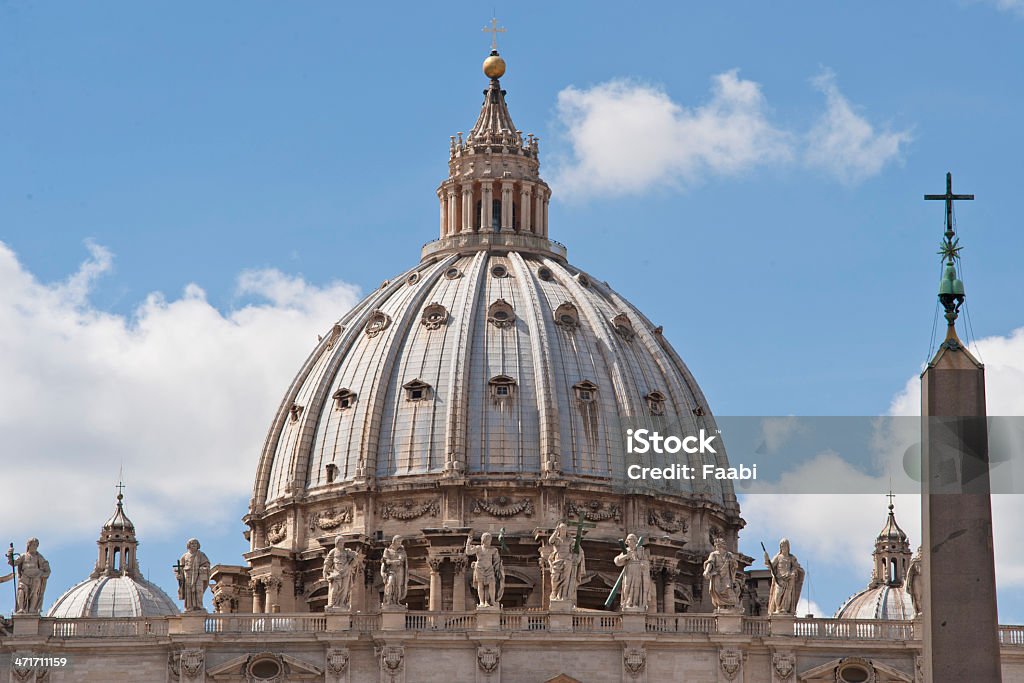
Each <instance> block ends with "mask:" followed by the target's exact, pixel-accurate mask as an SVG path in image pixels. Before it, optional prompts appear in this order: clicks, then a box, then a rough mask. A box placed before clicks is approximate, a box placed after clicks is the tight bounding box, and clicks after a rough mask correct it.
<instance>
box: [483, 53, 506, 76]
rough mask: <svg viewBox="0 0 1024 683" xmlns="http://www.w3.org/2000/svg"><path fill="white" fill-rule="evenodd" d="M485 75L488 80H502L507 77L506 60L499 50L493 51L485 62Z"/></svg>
mask: <svg viewBox="0 0 1024 683" xmlns="http://www.w3.org/2000/svg"><path fill="white" fill-rule="evenodd" d="M484 75H485V76H487V77H488V78H501V77H502V76H504V75H505V60H504V59H502V58H501V55H499V54H498V51H497V50H491V54H490V56H488V57H487V59H485V60H484Z"/></svg>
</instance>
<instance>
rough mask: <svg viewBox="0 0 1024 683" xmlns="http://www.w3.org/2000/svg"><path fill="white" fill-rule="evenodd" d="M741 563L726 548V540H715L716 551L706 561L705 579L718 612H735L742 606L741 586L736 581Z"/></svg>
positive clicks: (712, 602)
mask: <svg viewBox="0 0 1024 683" xmlns="http://www.w3.org/2000/svg"><path fill="white" fill-rule="evenodd" d="M738 569H739V562H738V561H737V559H736V556H735V555H734V554H732V553H731V552H729V550H728V549H727V548H726V546H725V539H724V538H716V539H715V549H714V550H713V551H711V554H710V555H708V559H706V560H705V561H704V579H705V580H706V582H707V583H706V584H705V585H706V586H707V589H708V595H710V596H711V604H712V605H714V606H715V610H716V611H722V612H735V611H737V610H738V609H739V604H740V586H739V584H738V582H737V581H736V572H737V570H738Z"/></svg>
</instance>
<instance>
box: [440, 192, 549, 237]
mask: <svg viewBox="0 0 1024 683" xmlns="http://www.w3.org/2000/svg"><path fill="white" fill-rule="evenodd" d="M496 192H497V193H498V197H497V201H498V204H499V205H500V209H499V211H498V215H497V216H495V199H496V198H495V193H496ZM550 197H551V192H550V190H548V188H547V186H545V185H543V184H537V183H533V182H524V181H519V182H516V181H513V180H478V181H471V182H466V183H463V184H461V185H455V184H452V185H449V186H448V187H442V188H441V189H439V190H438V191H437V199H438V204H439V210H438V212H439V221H440V231H439V232H440V236H441V237H442V238H445V237H451V236H453V235H455V234H457V233H462V234H468V233H474V232H485V233H486V232H492V231H494V230H498V231H500V232H518V233H520V234H525V235H530V234H532V235H537V236H538V237H543V238H547V235H548V203H549V200H550ZM478 206H479V209H478V208H477V207H478ZM496 218H497V221H495V219H496ZM496 222H497V225H495V223H496ZM517 222H518V225H517Z"/></svg>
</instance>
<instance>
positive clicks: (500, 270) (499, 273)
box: [491, 263, 508, 277]
mask: <svg viewBox="0 0 1024 683" xmlns="http://www.w3.org/2000/svg"><path fill="white" fill-rule="evenodd" d="M491 276H492V277H508V268H506V267H505V266H503V265H501V264H500V263H497V264H495V265H494V266H492V267H491Z"/></svg>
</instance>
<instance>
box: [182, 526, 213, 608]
mask: <svg viewBox="0 0 1024 683" xmlns="http://www.w3.org/2000/svg"><path fill="white" fill-rule="evenodd" d="M185 548H186V551H185V554H184V555H182V556H181V557H180V558H178V563H177V564H176V565H175V566H174V575H175V576H176V577H177V578H178V599H179V600H182V601H184V603H185V611H186V612H203V611H205V608H204V607H203V594H204V593H206V588H207V586H209V585H210V558H208V557H207V556H206V553H204V552H202V551H201V550H199V540H198V539H195V538H190V539H188V541H187V542H186V543H185Z"/></svg>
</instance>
